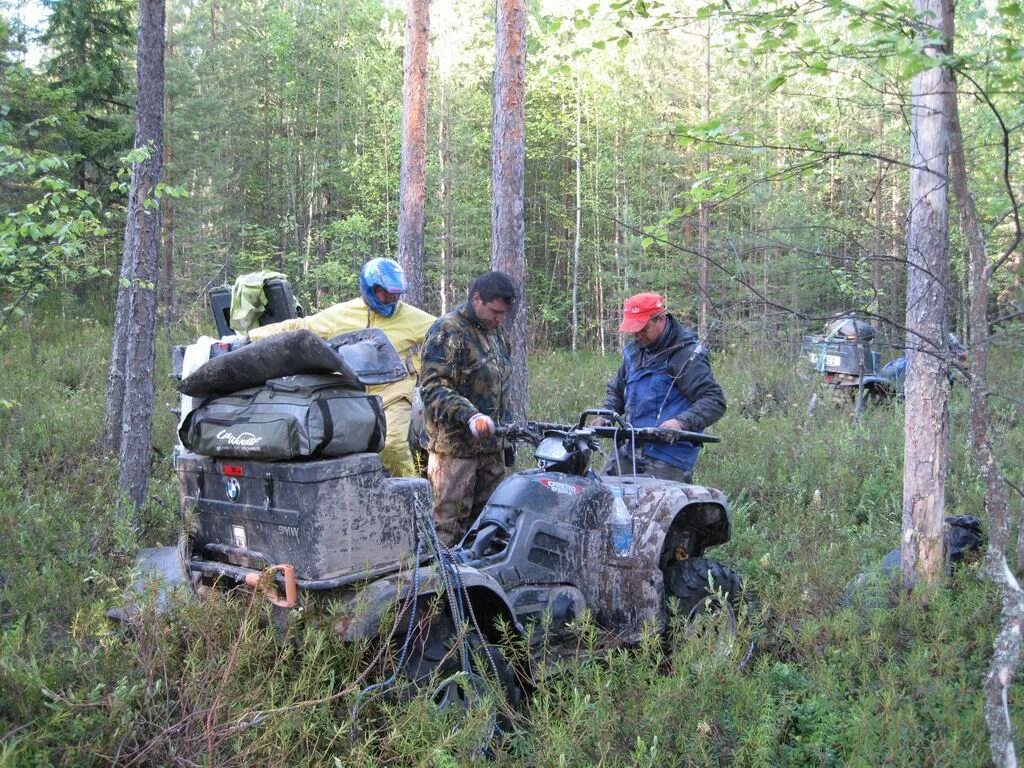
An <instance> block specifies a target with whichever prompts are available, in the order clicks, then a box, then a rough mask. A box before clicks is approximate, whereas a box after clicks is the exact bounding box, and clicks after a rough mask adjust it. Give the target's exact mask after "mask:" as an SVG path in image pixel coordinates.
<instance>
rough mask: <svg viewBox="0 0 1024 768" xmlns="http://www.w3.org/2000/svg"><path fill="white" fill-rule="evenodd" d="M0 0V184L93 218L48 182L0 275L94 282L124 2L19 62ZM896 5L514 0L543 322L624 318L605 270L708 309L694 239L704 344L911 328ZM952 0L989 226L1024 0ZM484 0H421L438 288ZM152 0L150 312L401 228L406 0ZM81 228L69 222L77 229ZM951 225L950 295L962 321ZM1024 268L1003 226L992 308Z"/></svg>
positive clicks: (907, 65)
mask: <svg viewBox="0 0 1024 768" xmlns="http://www.w3.org/2000/svg"><path fill="white" fill-rule="evenodd" d="M8 5H10V6H11V8H12V10H11V11H9V12H8V14H7V16H6V22H5V27H4V28H3V29H4V32H3V37H2V38H0V42H2V44H3V48H4V54H3V64H2V66H3V76H4V84H5V85H4V91H5V99H4V102H5V107H4V110H5V112H4V115H3V120H4V122H3V126H4V141H5V143H7V144H8V145H10V149H9V150H8V151H10V152H15V153H20V154H15V155H12V156H11V157H12V159H17V158H18V157H22V158H27V159H28V160H29V161H32V160H35V163H34V167H32V166H29V167H25V166H24V164H23V165H22V166H19V167H18V168H15V169H12V168H8V169H7V171H6V173H5V176H4V178H3V184H4V187H3V189H4V196H5V198H6V199H7V200H8V201H11V202H13V203H14V208H15V209H17V208H18V207H19V206H20V205H27V204H31V202H32V201H33V200H35V199H37V198H38V197H39V190H40V189H46V188H47V185H53V184H65V183H66V184H70V185H71V187H70V188H73V189H74V190H76V192H75V194H77V195H81V194H83V193H84V194H86V195H88V198H86V199H81V200H79V201H78V202H77V205H78V206H79V207H81V208H83V209H86V208H87V209H88V210H90V211H92V213H94V214H95V215H96V216H97V217H98V221H93V220H92V219H91V218H87V219H85V220H83V218H82V217H81V216H78V217H75V215H74V214H75V210H74V208H75V206H72V210H70V211H69V210H66V205H61V206H57V209H56V210H53V211H51V212H50V214H51V218H52V220H53V223H54V226H55V232H61V231H62V228H63V227H64V226H65V225H67V224H68V223H71V222H73V223H74V225H75V227H73V228H72V230H71V232H70V233H67V232H64V233H63V241H62V242H61V243H60V244H61V245H62V246H64V250H63V252H61V253H57V254H53V253H47V257H46V260H45V261H44V260H43V257H40V261H41V263H40V264H39V266H40V267H41V268H42V269H41V270H38V271H37V272H38V273H37V274H33V275H21V276H20V277H19V279H18V280H17V281H14V282H13V283H12V286H13V288H12V291H11V292H8V291H5V298H13V299H14V300H17V299H19V298H20V296H19V294H18V293H17V289H18V288H20V287H21V286H22V285H27V286H29V287H30V293H32V294H38V293H42V292H44V291H48V290H51V289H53V288H57V289H60V288H66V287H67V286H68V285H70V282H69V281H70V278H71V275H70V274H69V271H73V272H74V274H75V276H76V279H75V280H73V282H74V283H75V289H76V291H79V292H81V290H82V287H81V286H82V283H81V281H80V279H77V278H80V277H82V276H86V275H91V274H94V270H95V269H99V270H102V271H103V273H104V274H102V275H99V277H98V279H99V280H100V283H99V284H98V289H99V290H100V291H101V292H102V291H103V290H107V289H105V288H103V286H105V285H109V280H110V278H109V277H107V275H108V274H110V273H116V272H117V263H118V257H119V255H120V249H119V247H118V245H117V242H116V240H117V237H118V233H119V231H120V227H119V226H109V223H108V224H107V226H105V227H104V228H102V229H101V230H100V231H99V232H97V231H96V230H95V227H96V226H99V224H101V223H104V222H109V220H106V219H104V218H103V217H104V216H105V215H106V216H113V217H114V218H115V219H116V217H117V215H118V214H119V212H120V206H121V204H122V199H123V191H122V188H121V187H118V186H116V184H117V182H118V181H119V180H120V181H122V182H123V181H124V180H125V179H124V175H123V172H121V175H120V176H119V171H120V170H121V169H122V168H123V167H124V163H125V162H126V160H125V158H126V156H127V155H128V149H129V148H130V146H131V130H132V125H133V118H132V106H133V103H134V102H133V94H132V89H131V84H132V83H133V76H132V67H133V44H134V27H133V23H132V14H133V7H134V6H133V4H132V3H129V2H125V1H124V0H89V1H88V2H80V3H69V2H60V0H48V2H46V3H45V5H46V6H48V7H49V8H51V9H52V10H51V14H50V16H49V21H48V25H47V26H46V29H45V31H44V34H43V37H42V41H43V42H44V43H46V44H47V45H48V48H47V49H46V50H45V51H43V53H42V58H41V61H40V63H39V64H38V65H37V66H35V67H33V68H26V66H25V61H26V52H27V51H28V50H30V49H33V48H35V46H37V45H38V42H37V43H35V44H34V45H29V41H31V39H32V32H33V31H32V30H30V29H25V28H24V26H21V25H19V22H18V20H19V18H20V15H19V13H18V12H17V8H18V4H8ZM890 6H891V4H887V3H877V4H868V5H867V6H865V7H853V6H846V5H844V4H843V3H839V2H832V3H823V4H807V5H804V6H800V7H797V8H789V9H784V8H783V7H782V6H778V7H776V6H774V5H773V4H771V3H765V4H760V5H754V6H752V7H751V8H750V9H749V11H746V12H743V13H739V12H733V11H731V10H730V8H729V7H728V6H727V5H721V6H718V5H714V4H710V5H704V4H698V3H667V4H654V3H612V4H610V5H607V6H603V5H600V4H592V5H589V6H586V5H584V4H582V3H580V4H577V6H575V7H571V6H569V5H567V4H565V3H547V4H545V3H535V4H533V5H532V6H531V14H530V19H529V31H528V39H529V52H528V58H527V63H528V72H527V82H528V84H529V86H528V89H527V106H526V115H527V143H528V145H527V165H526V248H527V269H528V286H527V293H528V297H529V302H530V307H531V311H530V316H529V317H530V324H529V328H530V335H531V340H532V342H533V344H535V345H536V346H537V347H540V348H544V347H560V346H568V345H570V344H571V342H572V335H573V328H572V327H571V318H572V317H573V312H572V307H571V306H570V305H571V302H572V297H573V295H574V293H573V288H574V285H575V286H576V287H577V289H578V291H577V294H576V295H578V299H577V302H578V306H577V309H578V318H579V320H578V323H579V327H578V329H577V333H578V339H579V342H580V343H581V344H585V345H588V346H599V347H600V348H602V349H605V348H607V347H608V346H609V345H614V344H616V343H617V338H616V336H615V334H614V333H610V331H613V330H614V329H613V328H612V326H613V325H614V318H615V315H616V313H617V311H618V307H619V306H620V302H621V299H622V298H623V297H624V296H625V295H628V294H630V293H631V292H635V291H637V290H642V289H650V290H657V291H662V292H664V293H665V294H666V295H667V296H669V297H670V302H671V306H672V307H673V308H674V309H675V311H677V312H678V313H680V314H681V315H682V316H684V317H686V318H688V319H689V320H690V321H691V322H693V323H694V324H697V322H698V314H699V303H700V299H701V296H700V290H699V285H700V279H699V270H700V264H701V260H702V258H703V259H706V263H707V264H708V265H709V268H708V279H707V296H706V299H707V301H708V302H709V310H708V313H709V315H708V317H709V319H708V325H709V326H710V336H711V341H712V344H713V346H718V347H721V346H723V345H725V344H734V345H738V346H748V345H749V344H750V343H754V344H756V345H760V346H762V347H765V348H771V349H773V350H778V351H779V352H780V353H783V354H789V355H793V354H795V353H796V349H797V348H796V346H795V344H794V341H796V340H797V339H798V338H799V336H800V335H801V334H802V333H804V332H806V331H808V330H815V331H816V330H818V329H819V328H820V326H821V322H820V320H821V319H822V318H824V317H826V316H828V315H829V314H831V313H833V312H836V311H839V310H847V309H861V310H865V311H867V312H868V313H871V314H874V315H875V316H876V324H877V325H878V327H879V330H880V331H881V332H882V335H883V338H884V340H885V341H886V342H887V343H890V344H894V345H897V346H899V345H901V344H902V343H903V334H902V332H901V330H900V327H901V325H902V317H903V307H902V303H901V302H902V296H903V293H904V286H905V282H906V278H905V268H904V264H905V258H904V256H903V255H902V252H903V243H904V225H905V221H906V216H907V197H908V156H909V141H908V138H907V137H908V130H909V129H908V99H909V97H908V89H909V82H910V81H909V76H910V75H912V74H913V73H914V72H915V71H918V69H920V67H921V63H920V54H919V53H917V52H916V48H915V46H914V44H913V41H912V31H913V30H912V29H911V28H910V27H909V26H907V24H906V21H905V19H904V20H903V21H900V19H899V17H898V16H897V15H896V14H895V13H894V11H893V10H892V8H891V7H890ZM990 6H992V7H990ZM887 9H888V10H887ZM904 10H907V9H904ZM957 13H958V18H957V24H958V27H957V54H958V57H959V59H958V63H959V64H960V66H962V67H963V68H964V69H965V70H966V71H967V72H968V74H969V75H970V79H966V80H965V81H964V82H962V83H961V93H962V97H961V101H962V106H961V109H962V122H963V131H964V135H965V143H966V146H967V153H968V157H969V162H970V166H971V168H972V181H973V183H974V185H975V189H974V194H975V197H976V200H977V202H978V206H979V213H980V216H981V218H982V221H983V225H984V227H985V230H986V231H987V232H990V233H992V234H993V235H994V236H995V239H996V240H998V234H999V228H1000V227H1001V226H1003V227H1009V221H1008V210H1009V206H1010V201H1009V199H1008V196H1007V188H1006V184H1005V179H1004V176H1003V165H1004V163H1005V162H1007V161H1009V163H1010V165H1011V167H1015V166H1016V164H1017V162H1018V161H1019V159H1020V151H1021V150H1020V140H1019V131H1017V130H1015V129H1016V126H1018V125H1019V123H1020V121H1021V118H1022V100H1021V98H1020V89H1019V83H1020V75H1021V72H1020V67H1021V64H1020V54H1019V52H1020V47H1019V46H1020V41H1019V37H1017V35H1018V34H1019V25H1018V23H1017V21H1018V15H1017V14H1019V6H1018V5H1017V4H1016V3H1014V2H1004V3H1002V4H1000V5H999V6H998V8H997V7H995V6H994V4H992V3H987V4H986V3H975V4H963V3H961V4H960V5H958V7H957ZM492 17H493V8H492V7H491V6H489V5H488V4H487V3H482V2H474V1H473V0H460V1H459V2H452V1H450V0H443V1H439V2H435V3H433V4H432V7H431V29H432V45H431V68H430V72H429V86H428V87H429V98H430V109H429V120H430V127H429V130H428V150H427V157H428V170H427V183H428V198H427V222H426V264H425V270H426V286H427V301H426V303H427V308H428V309H431V310H433V311H439V310H442V309H446V308H449V307H450V306H452V304H453V302H457V301H458V300H459V296H460V295H461V292H462V290H463V288H464V286H465V284H466V279H467V277H469V276H471V275H473V274H475V273H477V272H479V271H481V270H483V269H484V268H485V267H486V265H487V264H488V259H489V251H490V245H489V243H490V235H489V232H490V216H489V215H488V212H489V205H490V202H489V201H490V191H489V186H490V170H489V168H490V154H489V142H488V141H487V136H488V135H489V125H490V119H491V100H490V96H489V88H490V76H491V68H492V61H493V18H492ZM912 17H913V14H912V12H909V11H908V13H907V16H906V18H912ZM167 19H168V22H167V54H166V81H167V84H166V103H165V120H166V126H165V143H164V171H163V183H164V185H165V189H164V196H163V200H162V205H163V222H162V223H163V241H164V242H163V249H162V258H163V269H162V278H161V283H162V285H161V291H162V300H163V305H164V307H165V317H167V318H176V317H180V316H183V315H184V316H186V317H193V318H195V317H197V316H199V315H201V314H203V312H204V310H203V304H204V300H205V299H204V297H205V291H206V289H207V288H208V287H209V286H211V285H216V284H220V283H222V282H225V281H230V280H231V279H232V278H233V277H234V276H235V275H236V274H239V273H242V272H245V271H249V270H253V269H256V268H261V267H273V268H276V269H280V270H282V271H284V272H286V273H287V274H289V275H290V276H291V278H292V280H293V282H294V283H295V284H296V286H297V287H298V290H299V293H300V295H301V296H302V297H303V300H304V302H305V303H306V304H307V305H309V306H310V308H315V307H323V306H325V305H327V304H328V303H330V302H332V301H335V300H339V299H342V298H346V297H349V296H351V295H352V294H353V291H354V290H355V277H354V276H355V273H356V269H357V267H358V266H359V265H360V264H361V263H362V261H363V260H365V258H366V257H367V256H368V255H371V254H373V255H382V254H394V253H395V252H396V248H397V245H396V232H397V216H398V204H397V201H398V174H399V163H398V157H399V153H400V127H401V109H402V103H401V93H402V83H401V79H402V66H401V62H402V45H403V39H404V38H403V35H404V14H403V10H402V9H401V8H400V7H397V4H395V3H390V4H389V3H377V2H373V1H372V0H367V2H360V3H337V2H326V1H324V2H314V1H311V0H302V1H301V2H291V3H275V2H249V1H248V0H240V1H239V2H231V3H227V2H222V1H219V0H209V1H208V2H170V3H169V4H168V14H167ZM34 55H38V53H36V54H34ZM1004 128H1006V129H1007V130H1008V131H1009V142H1008V146H1004V141H1003V138H1004V137H1003V135H1002V131H1003V129H1004ZM1007 149H1008V150H1009V153H1010V154H1009V157H1007V156H1006V155H1005V151H1006V150H1007ZM48 162H52V163H53V165H50V164H48ZM577 185H578V186H577ZM90 205H91V206H92V207H91V208H89V207H88V206H90ZM577 209H578V212H579V219H578V222H577ZM702 213H703V217H704V218H703V219H702ZM702 225H703V226H702ZM77 234H81V236H82V238H84V239H85V241H86V242H88V245H85V244H79V243H78V242H77V241H76V242H75V243H70V241H71V239H72V237H71V235H77ZM4 235H5V241H4V242H5V246H6V247H8V248H9V247H11V246H10V245H9V244H8V243H9V241H10V240H11V239H12V238H13V239H17V238H19V237H20V238H22V239H25V238H29V239H31V240H32V241H33V242H35V243H37V245H38V248H39V251H40V252H43V251H47V252H48V251H50V250H52V246H51V245H49V244H48V241H50V240H52V239H53V237H54V233H53V232H48V231H47V232H43V233H35V232H31V231H30V232H21V231H17V230H15V231H14V232H12V231H11V230H10V228H7V229H5V230H4ZM958 237H959V235H958V234H957V233H954V247H953V249H952V251H951V253H952V261H953V271H952V274H953V280H954V281H955V282H956V289H955V290H953V291H952V292H951V295H952V296H953V297H954V299H953V301H952V302H951V303H952V306H951V307H950V311H951V315H952V326H953V328H954V329H955V330H958V331H959V332H961V333H963V332H964V331H966V328H965V326H966V303H965V299H966V295H967V288H968V286H967V277H966V274H967V270H966V248H965V247H964V246H963V244H962V241H961V240H958V239H957V238H958ZM58 239H59V238H58ZM39 241H41V242H39ZM69 244H70V245H71V246H72V247H73V248H74V250H75V258H74V259H70V260H69V258H68V257H69V254H68V253H67V250H68V245H69ZM577 245H578V250H577ZM31 267H32V265H31V264H28V265H26V264H24V263H20V264H19V267H18V269H20V270H21V271H25V270H31ZM6 269H7V268H6V267H5V270H6ZM1021 275H1022V264H1021V259H1020V255H1019V254H1015V255H1014V258H1013V262H1012V264H1011V269H1007V270H1004V271H1003V272H1002V273H1000V274H999V275H998V281H999V282H997V284H996V285H995V286H994V288H995V290H994V292H993V294H994V297H995V300H997V301H1001V302H1003V305H1004V307H1005V308H1006V310H1007V312H1004V313H1000V312H997V313H996V315H997V316H998V315H999V314H1006V313H1013V312H1014V311H1015V310H1014V309H1013V307H1014V306H1017V307H1019V302H1020V300H1021V298H1020V296H1021V294H1020V292H1021V279H1022V277H1021ZM36 278H38V279H36ZM1012 302H1016V304H1013V303H1012ZM5 303H8V302H5ZM19 306H20V307H24V306H25V304H24V302H22V303H21V304H19Z"/></svg>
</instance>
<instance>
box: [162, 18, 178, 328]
mask: <svg viewBox="0 0 1024 768" xmlns="http://www.w3.org/2000/svg"><path fill="white" fill-rule="evenodd" d="M166 56H167V58H168V59H171V58H173V56H174V48H173V43H172V39H171V32H170V28H168V30H167V45H166ZM173 113H174V100H173V99H172V98H171V96H170V94H165V95H164V123H165V124H167V123H170V122H171V119H172V115H173ZM173 163H174V148H173V147H172V145H171V142H170V140H169V139H167V138H165V140H164V157H163V166H162V169H161V170H162V173H163V174H166V172H167V168H168V167H169V166H171V165H172V164H173ZM165 183H167V182H166V181H165ZM160 223H161V231H162V234H161V248H160V251H161V257H162V259H161V260H162V262H163V269H162V270H161V275H160V281H161V283H162V286H161V288H162V294H163V305H164V310H163V323H164V325H165V326H169V325H171V324H172V323H173V322H175V320H176V319H177V314H178V313H177V308H176V307H175V306H174V304H175V300H174V299H175V296H174V198H173V197H171V196H170V195H167V196H166V197H165V198H164V199H163V200H162V201H161V202H160Z"/></svg>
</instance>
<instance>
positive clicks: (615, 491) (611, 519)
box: [608, 485, 633, 557]
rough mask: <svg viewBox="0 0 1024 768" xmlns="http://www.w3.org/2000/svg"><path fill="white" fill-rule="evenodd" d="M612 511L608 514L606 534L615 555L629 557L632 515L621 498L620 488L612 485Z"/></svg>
mask: <svg viewBox="0 0 1024 768" xmlns="http://www.w3.org/2000/svg"><path fill="white" fill-rule="evenodd" d="M611 491H612V513H611V514H610V515H609V516H608V534H609V535H610V537H611V541H612V551H613V552H614V553H615V556H616V557H629V555H630V554H631V553H632V551H633V515H631V514H630V512H629V507H627V506H626V501H625V499H623V498H622V488H620V487H618V486H615V485H613V486H612V487H611Z"/></svg>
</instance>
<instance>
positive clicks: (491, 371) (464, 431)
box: [420, 303, 512, 457]
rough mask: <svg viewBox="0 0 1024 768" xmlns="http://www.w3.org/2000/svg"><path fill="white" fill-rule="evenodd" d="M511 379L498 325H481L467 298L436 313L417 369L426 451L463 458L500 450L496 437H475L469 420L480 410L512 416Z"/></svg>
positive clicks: (501, 418) (499, 420)
mask: <svg viewBox="0 0 1024 768" xmlns="http://www.w3.org/2000/svg"><path fill="white" fill-rule="evenodd" d="M511 378H512V357H511V348H510V347H509V343H508V337H507V336H506V335H505V332H504V331H503V330H502V329H501V328H498V329H497V330H494V331H488V330H485V329H484V328H483V327H482V326H481V325H480V323H479V322H478V321H477V319H476V315H475V314H474V312H473V307H472V305H470V304H468V303H466V304H463V305H462V306H460V307H458V308H457V309H455V310H453V311H451V312H449V313H448V314H447V315H444V316H442V317H440V318H439V319H438V320H437V322H435V323H434V324H433V325H432V326H431V328H430V330H429V331H427V336H426V338H425V339H424V341H423V356H422V367H421V370H420V393H421V395H422V397H423V417H424V422H425V426H426V429H427V437H428V443H427V450H429V451H431V452H432V453H441V454H446V455H449V456H461V457H470V456H476V455H477V454H479V453H491V452H496V451H500V450H502V448H503V441H501V440H500V439H498V438H494V437H491V438H489V439H487V440H483V441H480V440H477V439H476V438H475V437H473V435H472V433H471V432H470V431H469V426H468V423H467V422H468V421H469V418H470V417H471V416H472V415H473V414H475V413H478V412H479V413H483V414H485V415H487V416H490V417H491V418H492V419H494V422H495V424H505V423H508V422H509V421H511V419H512V410H511V404H510V402H509V401H510V397H511V392H510V391H509V390H510V384H511Z"/></svg>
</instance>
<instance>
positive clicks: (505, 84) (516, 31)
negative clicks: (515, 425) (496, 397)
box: [491, 0, 528, 421]
mask: <svg viewBox="0 0 1024 768" xmlns="http://www.w3.org/2000/svg"><path fill="white" fill-rule="evenodd" d="M495 49H496V59H495V66H494V127H493V137H492V145H491V158H492V169H491V174H492V186H493V193H494V207H493V215H492V219H491V228H492V238H493V239H492V243H491V266H492V267H493V268H494V269H497V270H500V271H502V272H505V273H507V274H508V275H509V276H510V277H511V278H512V280H513V282H514V283H515V284H516V286H517V287H518V288H519V290H520V300H519V301H518V302H516V307H515V310H514V312H513V315H512V318H511V321H510V322H509V329H508V330H509V338H510V340H511V343H512V357H513V359H512V363H513V366H512V370H513V374H512V393H511V394H512V397H511V401H512V413H513V414H514V416H515V418H516V420H517V421H523V420H525V419H526V404H527V394H528V393H527V378H526V344H527V339H526V222H525V220H524V218H523V215H524V214H523V196H524V179H525V171H526V112H525V107H526V7H525V4H524V2H523V0H498V2H497V21H496V39H495Z"/></svg>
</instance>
